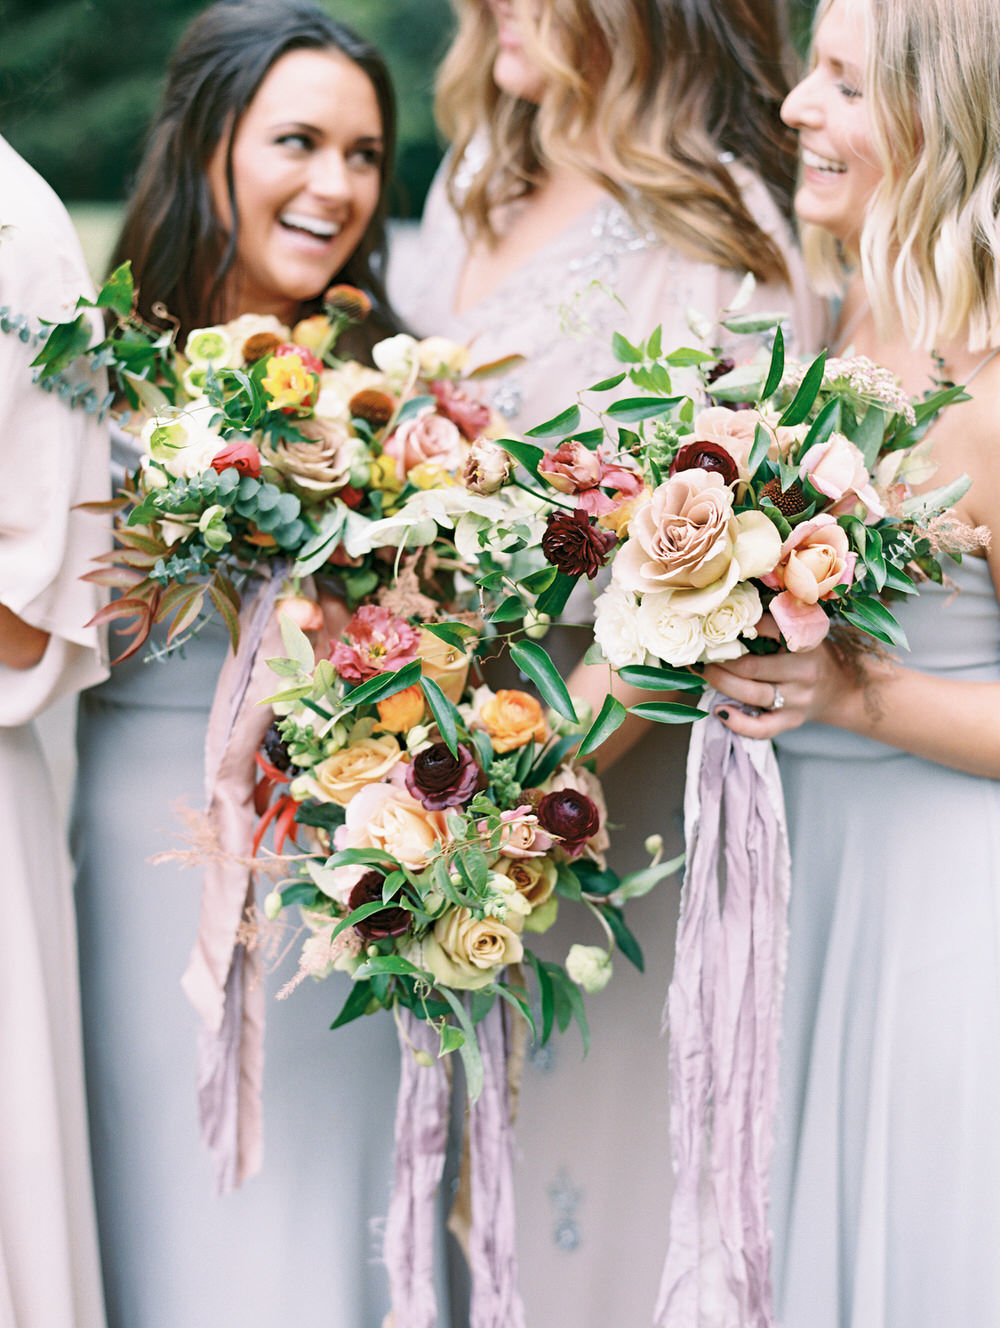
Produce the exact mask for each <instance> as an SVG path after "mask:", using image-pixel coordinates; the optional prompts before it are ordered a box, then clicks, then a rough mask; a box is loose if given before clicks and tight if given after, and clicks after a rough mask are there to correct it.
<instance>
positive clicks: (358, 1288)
mask: <svg viewBox="0 0 1000 1328" xmlns="http://www.w3.org/2000/svg"><path fill="white" fill-rule="evenodd" d="M393 140H394V109H393V98H392V93H391V88H390V85H389V80H388V75H387V73H386V70H385V67H384V65H383V63H382V61H381V59H380V57H379V56H378V54H377V53H376V52H375V51H374V50H373V49H372V48H371V47H370V46H369V45H368V44H367V43H365V42H363V41H361V40H360V39H359V38H358V37H356V36H355V35H354V34H353V33H351V32H350V31H348V30H347V29H345V28H343V27H341V26H340V25H339V24H337V23H335V22H333V21H332V20H331V19H329V18H328V17H327V16H325V15H324V14H322V13H321V12H320V11H319V10H317V9H316V8H314V7H313V6H312V5H310V4H308V3H302V0H247V2H245V3H224V4H216V5H214V6H212V7H211V8H210V9H208V10H206V11H205V12H204V13H203V14H202V15H201V16H200V17H199V18H198V19H196V20H195V22H194V23H193V24H192V25H191V27H190V28H189V29H188V31H187V33H186V34H185V36H184V38H183V39H182V41H181V44H180V46H179V48H178V50H177V52H176V54H175V56H174V58H173V61H172V63H171V67H170V72H169V77H168V80H167V86H166V89H165V93H164V98H163V103H162V106H161V108H160V111H159V113H158V115H157V117H156V119H155V122H154V124H153V126H152V130H151V133H150V137H149V143H148V148H147V151H146V155H145V157H144V159H143V162H142V164H141V166H140V169H139V177H138V184H137V186H136V190H135V194H134V196H133V198H132V200H131V202H130V204H129V207H128V212H127V216H126V221H125V226H124V230H123V233H122V236H121V239H120V241H119V244H118V248H117V253H116V256H115V260H116V262H120V261H122V260H124V259H126V258H128V259H131V261H132V264H133V270H134V273H135V277H136V282H137V285H138V287H139V291H140V306H139V307H140V312H141V313H142V314H143V316H144V317H146V318H147V319H149V320H151V321H159V322H161V323H163V324H164V325H167V324H168V323H169V321H171V320H173V319H178V320H179V321H180V325H181V335H182V336H183V334H184V333H185V332H187V331H189V330H190V329H191V328H192V327H198V326H205V325H208V324H211V323H214V322H217V321H219V320H223V319H226V320H228V319H231V318H234V317H236V316H239V315H242V314H248V313H256V314H266V315H271V316H276V317H277V318H278V319H279V320H281V322H282V323H285V324H286V325H288V324H292V323H294V321H295V320H297V319H298V318H300V317H302V316H304V315H306V314H308V313H310V312H312V310H313V302H314V301H316V300H317V299H318V297H320V296H321V295H322V292H323V291H324V290H325V289H326V288H327V287H328V286H329V285H330V284H331V282H334V281H346V282H350V283H352V284H354V285H356V286H359V287H361V288H363V289H365V290H366V291H367V293H368V294H369V296H370V297H371V299H372V301H373V304H374V306H375V314H374V317H373V319H372V320H370V323H371V324H372V326H369V324H367V323H366V324H365V325H364V328H363V330H362V332H361V333H360V334H359V335H358V337H357V338H356V340H355V343H354V345H353V346H351V348H350V349H351V353H352V354H358V355H360V354H363V353H364V349H365V346H364V339H365V338H366V337H369V336H371V337H372V338H373V339H377V338H378V337H379V336H380V335H385V334H386V333H387V332H389V331H391V330H395V329H394V325H393V321H392V318H391V315H390V314H389V312H388V309H387V306H386V303H385V298H384V294H383V288H382V282H381V271H382V259H383V249H384V224H383V223H384V211H385V204H384V200H385V185H386V178H387V174H388V169H389V162H390V160H391V157H392V151H393ZM126 442H127V440H126ZM120 459H121V461H122V462H123V463H124V464H126V465H129V466H131V465H134V464H135V463H134V459H133V458H132V457H131V456H129V455H128V453H127V452H124V453H123V455H122V456H121V458H120ZM153 639H154V640H155V635H154V638H153ZM226 647H227V640H226V639H225V638H224V635H223V634H222V633H221V632H220V631H218V630H213V629H212V628H211V627H210V628H207V629H206V630H205V631H204V632H203V633H202V634H201V635H200V636H198V637H196V638H195V640H194V641H193V642H191V643H190V644H189V645H188V646H187V647H186V651H185V655H184V657H183V658H178V657H176V656H170V657H169V658H168V659H167V660H166V661H162V662H158V663H152V664H145V665H144V664H142V663H141V662H139V661H138V660H136V659H134V658H133V659H132V660H128V661H126V662H125V663H123V664H122V665H121V666H120V667H118V668H116V669H115V670H114V673H113V675H112V678H111V679H110V681H109V682H108V683H107V684H106V685H105V686H102V687H100V688H98V689H95V690H94V691H92V692H90V693H89V694H88V695H87V696H86V697H85V699H84V701H83V703H82V707H81V713H80V722H79V738H78V742H79V758H80V766H79V778H78V787H77V793H76V805H75V815H74V827H73V834H74V847H75V852H76V858H77V871H78V881H77V891H78V905H79V910H80V940H81V968H82V983H83V997H84V1019H85V1025H86V1052H87V1061H88V1064H87V1072H88V1088H89V1094H90V1119H91V1129H92V1134H93V1143H94V1167H95V1179H96V1193H97V1202H98V1215H99V1224H100V1236H101V1247H102V1258H103V1263H104V1277H105V1286H106V1292H107V1304H108V1314H109V1322H110V1324H111V1326H112V1328H196V1325H197V1326H200V1325H203V1324H204V1325H207V1324H218V1325H229V1324H239V1325H240V1326H241V1328H276V1326H277V1325H282V1324H290V1323H302V1324H312V1323H322V1324H324V1325H325V1328H379V1325H380V1324H381V1322H382V1317H383V1314H384V1313H385V1310H386V1308H387V1304H388V1296H387V1291H386V1289H385V1287H384V1282H385V1279H384V1274H383V1271H382V1270H381V1268H380V1267H379V1266H378V1264H377V1262H376V1259H375V1257H374V1256H375V1255H376V1254H377V1250H376V1248H375V1246H374V1242H373V1238H372V1235H371V1233H370V1230H369V1225H368V1223H369V1218H371V1217H373V1216H376V1215H378V1214H380V1213H382V1212H384V1211H385V1209H386V1207H387V1203H388V1194H389V1185H390V1172H391V1159H392V1126H393V1102H394V1097H395V1085H396V1079H397V1074H398V1052H397V1049H396V1043H395V1037H394V1034H393V1032H392V1029H391V1026H388V1027H385V1026H382V1025H381V1024H378V1023H377V1021H376V1022H372V1023H369V1022H368V1021H364V1026H363V1027H362V1026H361V1025H360V1024H359V1025H358V1026H357V1027H356V1028H355V1029H345V1030H344V1031H343V1034H342V1035H341V1036H340V1037H338V1038H337V1039H331V1037H330V1034H329V1032H328V1027H329V1024H330V1022H331V1019H332V1017H333V1014H334V1012H335V1011H334V1010H333V1006H335V1005H336V1004H337V1002H338V1001H339V999H341V998H340V997H339V996H338V994H337V993H336V992H333V993H332V994H331V992H330V991H329V990H328V989H327V988H326V984H315V985H314V984H309V985H308V986H307V987H305V988H303V989H302V990H300V991H298V992H296V995H295V998H294V999H293V1000H289V1001H285V1002H275V1001H274V1000H273V999H272V997H273V991H272V990H271V984H268V985H269V990H268V994H267V1001H268V1007H269V1016H270V1023H271V1028H270V1030H269V1037H268V1046H267V1051H268V1056H267V1064H266V1067H265V1073H264V1081H265V1082H264V1095H263V1096H264V1129H265V1134H264V1145H265V1146H264V1159H263V1168H262V1171H261V1173H260V1174H259V1175H257V1176H256V1177H254V1178H253V1179H252V1180H250V1181H248V1182H247V1183H246V1184H245V1185H244V1187H243V1188H242V1189H241V1190H239V1191H238V1192H236V1193H234V1194H230V1195H228V1196H226V1198H225V1199H221V1200H215V1199H213V1198H212V1195H211V1188H212V1186H211V1167H210V1165H209V1160H208V1157H207V1154H206V1153H205V1151H204V1150H203V1148H202V1146H201V1144H200V1142H199V1139H198V1125H197V1105H196V1085H195V1041H196V1038H195V1033H196V1027H197V1020H196V1017H195V1014H194V1012H193V1011H192V1010H191V1008H190V1007H189V1006H188V1004H187V1002H186V1000H185V997H184V995H183V994H182V992H181V988H180V976H181V974H182V973H183V971H184V968H185V964H186V963H187V959H188V954H189V952H190V948H191V944H192V941H193V939H194V936H195V933H196V930H197V918H198V903H199V900H198V893H199V891H198V884H199V880H198V877H199V873H197V872H189V873H186V874H184V875H180V874H179V873H178V871H177V869H176V867H174V866H172V865H169V864H167V865H161V866H158V867H153V866H150V865H149V859H150V857H152V855H153V854H155V853H156V852H157V851H162V850H166V849H170V848H171V847H173V842H172V838H171V834H172V828H173V827H176V826H177V824H178V823H177V821H176V818H175V815H174V812H173V811H172V804H173V802H174V800H175V799H178V798H180V799H183V800H185V801H186V803H187V804H188V805H189V806H191V807H199V806H201V805H202V804H203V789H202V762H203V747H204V739H205V729H206V723H207V716H208V710H209V704H210V701H211V699H212V695H213V691H214V689H215V684H216V679H217V677H218V674H219V671H220V668H221V666H222V662H223V659H224V657H225V654H226ZM266 966H267V961H266V958H265V967H266Z"/></svg>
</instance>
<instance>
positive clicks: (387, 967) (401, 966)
mask: <svg viewBox="0 0 1000 1328" xmlns="http://www.w3.org/2000/svg"><path fill="white" fill-rule="evenodd" d="M374 902H375V903H376V904H377V903H378V900H377V899H376V900H375V901H374ZM365 907H366V908H367V905H365ZM376 973H392V974H394V975H395V976H397V977H404V976H405V977H410V978H420V980H421V981H422V982H427V983H433V981H434V979H433V978H432V977H431V975H430V973H427V972H425V971H424V970H423V969H422V968H417V966H416V965H415V964H411V963H410V961H409V960H408V959H404V958H403V957H402V955H394V954H389V955H373V956H372V958H371V959H366V960H365V962H364V963H363V964H362V965H361V967H360V968H357V969H355V970H354V976H355V978H357V979H361V980H363V979H364V978H370V977H373V976H374V975H375V974H376Z"/></svg>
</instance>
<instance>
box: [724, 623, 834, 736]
mask: <svg viewBox="0 0 1000 1328" xmlns="http://www.w3.org/2000/svg"><path fill="white" fill-rule="evenodd" d="M757 631H758V634H759V635H760V636H767V637H771V638H772V639H774V640H777V639H778V638H779V633H778V629H777V627H776V625H775V623H774V620H773V619H772V618H771V617H770V615H769V614H765V616H764V617H763V618H762V619H761V621H760V622H759V623H758V624H757ZM704 678H705V681H706V683H708V684H709V685H710V686H712V687H714V688H715V689H716V690H717V691H719V692H721V693H723V695H725V696H729V697H732V699H733V700H734V701H738V702H740V704H741V705H745V706H749V707H752V708H753V709H755V710H757V711H759V712H760V713H759V714H756V715H748V714H745V713H744V712H743V711H742V710H739V709H738V708H737V707H735V706H726V705H720V706H717V707H716V710H715V713H716V714H717V715H718V716H719V718H720V719H721V720H722V722H723V723H724V724H725V725H726V726H727V727H728V728H729V729H731V730H732V732H733V733H741V734H743V735H744V736H745V737H748V738H773V737H774V736H775V735H776V734H778V733H784V732H786V731H787V730H789V729H795V728H798V727H799V725H800V724H805V723H807V722H808V721H810V720H818V721H819V722H820V723H827V724H830V723H833V724H836V723H837V716H838V715H839V714H840V713H841V711H842V710H843V708H844V705H845V702H846V701H847V700H848V698H849V696H850V694H851V693H852V691H856V690H858V683H857V682H856V681H855V680H854V679H853V678H852V677H851V675H850V674H849V673H848V672H847V670H845V668H844V667H843V665H842V664H841V663H840V662H839V660H838V659H837V656H836V655H835V654H834V652H833V650H832V649H831V648H830V646H829V645H827V644H826V643H825V642H824V643H823V644H822V645H819V646H817V647H816V648H815V649H814V650H804V651H802V652H800V653H796V654H792V653H790V652H789V651H788V650H785V649H781V650H779V651H778V652H777V653H776V654H773V655H742V656H740V658H739V659H734V660H730V661H727V663H725V664H706V665H705V669H704Z"/></svg>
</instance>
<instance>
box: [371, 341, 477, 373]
mask: <svg viewBox="0 0 1000 1328" xmlns="http://www.w3.org/2000/svg"><path fill="white" fill-rule="evenodd" d="M417 354H418V356H419V359H420V372H421V374H423V376H424V377H425V378H441V377H444V378H454V377H455V376H456V375H457V374H460V373H461V372H462V370H463V369H464V368H465V366H466V365H467V364H468V362H469V351H468V347H466V346H460V345H459V344H458V342H457V341H451V340H449V338H448V337H424V339H423V341H421V342H420V344H419V345H418V347H417ZM375 363H376V364H378V360H376V361H375Z"/></svg>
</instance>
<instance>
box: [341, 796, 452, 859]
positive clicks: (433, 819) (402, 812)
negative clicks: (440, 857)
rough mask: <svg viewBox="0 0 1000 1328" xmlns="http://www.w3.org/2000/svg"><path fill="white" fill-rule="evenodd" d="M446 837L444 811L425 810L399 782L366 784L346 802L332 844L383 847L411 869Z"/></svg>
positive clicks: (429, 855) (350, 846) (432, 852)
mask: <svg viewBox="0 0 1000 1328" xmlns="http://www.w3.org/2000/svg"><path fill="white" fill-rule="evenodd" d="M447 839H448V829H447V825H446V824H445V819H444V815H443V813H441V812H429V811H427V810H426V808H425V807H424V806H423V804H422V803H420V802H418V801H417V800H416V798H414V797H412V796H411V795H410V794H409V793H408V792H407V791H406V789H405V788H400V787H399V786H398V785H395V784H368V785H366V786H365V787H363V788H362V789H361V790H360V792H358V793H356V794H355V795H354V797H353V798H352V799H351V801H350V802H349V803H348V804H347V817H346V820H345V822H344V824H343V825H342V826H341V827H340V829H339V830H338V831H337V832H336V835H335V836H334V844H335V846H336V847H337V849H338V850H339V849H344V848H372V849H382V850H383V851H384V852H385V853H388V854H389V855H390V856H391V857H393V858H395V859H396V860H397V861H398V862H401V863H402V864H403V866H404V867H409V868H410V870H411V871H421V870H422V869H423V868H424V867H426V866H427V864H428V862H429V861H430V859H431V857H432V856H433V854H434V851H435V847H436V845H437V844H439V843H444V842H445V841H446V840H447Z"/></svg>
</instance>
